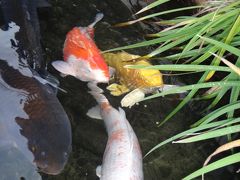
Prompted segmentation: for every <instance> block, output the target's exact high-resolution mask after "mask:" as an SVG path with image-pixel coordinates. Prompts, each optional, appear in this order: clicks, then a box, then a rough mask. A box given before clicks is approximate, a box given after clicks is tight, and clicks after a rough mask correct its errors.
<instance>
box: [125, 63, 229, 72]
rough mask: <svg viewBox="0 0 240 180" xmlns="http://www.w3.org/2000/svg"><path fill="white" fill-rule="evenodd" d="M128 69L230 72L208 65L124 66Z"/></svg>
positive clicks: (223, 68) (225, 68)
mask: <svg viewBox="0 0 240 180" xmlns="http://www.w3.org/2000/svg"><path fill="white" fill-rule="evenodd" d="M124 67H126V68H129V69H157V70H169V71H198V72H200V71H208V70H209V71H210V70H214V71H223V72H231V71H232V70H231V69H230V68H229V67H224V66H209V65H184V64H180V65H175V64H170V65H154V66H143V65H126V66H124Z"/></svg>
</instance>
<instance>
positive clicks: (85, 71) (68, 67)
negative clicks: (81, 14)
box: [52, 13, 109, 82]
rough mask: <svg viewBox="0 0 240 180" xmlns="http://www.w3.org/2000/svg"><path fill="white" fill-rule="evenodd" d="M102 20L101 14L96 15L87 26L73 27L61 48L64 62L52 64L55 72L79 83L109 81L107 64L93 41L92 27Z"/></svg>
mask: <svg viewBox="0 0 240 180" xmlns="http://www.w3.org/2000/svg"><path fill="white" fill-rule="evenodd" d="M102 18H103V14H102V13H98V14H97V15H96V17H95V20H94V22H93V23H91V24H90V25H89V26H87V27H74V28H73V29H72V30H71V31H70V32H68V33H67V36H66V40H65V43H64V48H63V57H64V61H54V62H52V65H53V67H54V68H55V69H56V70H58V71H59V72H61V73H62V74H64V75H71V76H74V77H76V78H77V79H80V80H81V81H95V82H108V81H109V72H108V67H107V64H106V63H105V61H104V59H103V57H102V55H101V53H100V50H99V49H98V48H97V46H96V44H95V43H94V40H93V36H94V29H93V27H94V25H95V24H96V23H97V22H98V21H100V20H101V19H102Z"/></svg>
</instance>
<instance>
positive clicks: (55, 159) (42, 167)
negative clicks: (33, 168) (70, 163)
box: [34, 148, 71, 175]
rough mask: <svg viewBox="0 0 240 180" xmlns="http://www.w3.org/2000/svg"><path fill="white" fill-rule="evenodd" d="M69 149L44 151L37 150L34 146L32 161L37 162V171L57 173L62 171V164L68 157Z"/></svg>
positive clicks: (63, 164)
mask: <svg viewBox="0 0 240 180" xmlns="http://www.w3.org/2000/svg"><path fill="white" fill-rule="evenodd" d="M70 151H71V149H69V151H68V152H65V151H55V152H54V153H52V152H53V151H52V152H49V151H48V152H45V151H39V152H38V149H37V148H36V150H35V152H34V156H35V159H34V162H35V163H36V164H37V167H38V169H39V171H41V172H44V173H46V174H51V175H57V174H60V173H61V172H62V170H63V169H64V166H65V164H66V162H67V160H68V158H69V154H70Z"/></svg>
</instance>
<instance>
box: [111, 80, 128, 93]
mask: <svg viewBox="0 0 240 180" xmlns="http://www.w3.org/2000/svg"><path fill="white" fill-rule="evenodd" d="M107 90H109V91H110V94H111V95H113V96H120V95H122V94H125V93H127V92H129V89H128V87H127V86H125V85H124V84H117V83H113V84H110V85H109V86H107Z"/></svg>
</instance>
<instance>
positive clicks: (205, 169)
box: [183, 153, 240, 180]
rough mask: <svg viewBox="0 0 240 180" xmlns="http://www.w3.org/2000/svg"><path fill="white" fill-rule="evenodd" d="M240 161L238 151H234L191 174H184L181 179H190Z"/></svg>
mask: <svg viewBox="0 0 240 180" xmlns="http://www.w3.org/2000/svg"><path fill="white" fill-rule="evenodd" d="M239 161H240V153H236V154H233V155H230V156H227V157H225V158H222V159H220V160H218V161H216V162H213V163H211V164H209V165H207V166H204V167H202V168H201V169H199V170H197V171H195V172H193V173H192V174H190V175H188V176H186V177H184V178H183V180H191V179H194V178H196V177H198V176H200V175H202V174H205V173H208V172H210V171H213V170H215V169H219V168H221V167H224V166H228V165H231V164H234V163H237V162H239Z"/></svg>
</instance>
